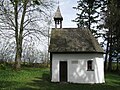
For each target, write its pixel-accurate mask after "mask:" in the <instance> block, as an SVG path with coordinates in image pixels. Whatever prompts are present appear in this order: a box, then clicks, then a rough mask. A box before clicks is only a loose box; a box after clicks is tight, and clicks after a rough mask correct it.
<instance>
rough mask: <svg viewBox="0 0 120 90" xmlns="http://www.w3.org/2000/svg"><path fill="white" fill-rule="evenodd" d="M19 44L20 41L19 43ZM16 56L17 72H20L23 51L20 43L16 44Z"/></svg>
mask: <svg viewBox="0 0 120 90" xmlns="http://www.w3.org/2000/svg"><path fill="white" fill-rule="evenodd" d="M17 42H19V41H17ZM16 45H17V46H16V56H15V70H20V68H21V51H22V47H21V45H20V44H19V43H17V44H16Z"/></svg>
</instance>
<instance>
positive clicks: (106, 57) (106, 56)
mask: <svg viewBox="0 0 120 90" xmlns="http://www.w3.org/2000/svg"><path fill="white" fill-rule="evenodd" d="M108 48H109V40H108V42H107V48H106V55H105V62H104V71H105V72H106V71H107V59H108Z"/></svg>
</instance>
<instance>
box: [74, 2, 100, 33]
mask: <svg viewBox="0 0 120 90" xmlns="http://www.w3.org/2000/svg"><path fill="white" fill-rule="evenodd" d="M77 3H78V6H77V7H73V8H74V9H76V10H78V13H77V18H76V19H75V20H73V21H74V22H77V25H78V28H80V27H87V28H88V29H89V30H91V32H92V33H93V35H96V34H97V31H96V30H95V27H94V25H93V24H97V23H98V22H99V16H100V7H101V4H102V3H101V0H79V1H77Z"/></svg>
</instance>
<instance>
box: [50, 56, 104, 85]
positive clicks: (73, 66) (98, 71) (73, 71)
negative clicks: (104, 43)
mask: <svg viewBox="0 0 120 90" xmlns="http://www.w3.org/2000/svg"><path fill="white" fill-rule="evenodd" d="M88 60H93V70H94V71H87V61H88ZM60 61H67V66H68V67H67V68H68V70H67V71H68V72H67V73H68V82H71V83H104V61H103V55H102V54H53V59H52V80H51V81H52V82H59V63H60ZM73 61H75V62H76V63H72V62H73Z"/></svg>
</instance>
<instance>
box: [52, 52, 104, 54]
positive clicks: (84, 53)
mask: <svg viewBox="0 0 120 90" xmlns="http://www.w3.org/2000/svg"><path fill="white" fill-rule="evenodd" d="M50 53H53V54H90V53H92V54H95V53H96V54H105V52H50Z"/></svg>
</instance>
